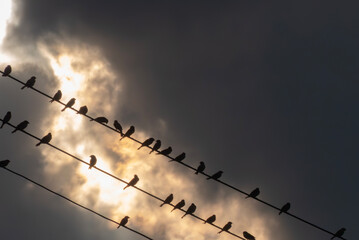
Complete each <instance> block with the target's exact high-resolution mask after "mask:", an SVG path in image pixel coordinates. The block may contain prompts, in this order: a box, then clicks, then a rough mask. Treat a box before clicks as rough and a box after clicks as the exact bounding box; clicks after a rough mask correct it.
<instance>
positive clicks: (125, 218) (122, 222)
mask: <svg viewBox="0 0 359 240" xmlns="http://www.w3.org/2000/svg"><path fill="white" fill-rule="evenodd" d="M129 218H130V217H129V216H126V217H124V218H122V220H121V222H120V225H118V227H117V228H120V227H121V226H125V225H126V223H127V222H128V219H129Z"/></svg>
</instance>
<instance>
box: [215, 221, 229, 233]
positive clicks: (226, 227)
mask: <svg viewBox="0 0 359 240" xmlns="http://www.w3.org/2000/svg"><path fill="white" fill-rule="evenodd" d="M231 227H232V222H227V223H226V225H224V226H223V228H222V230H221V231H219V232H218V233H221V232H223V231H225V232H227V231H228V230H229V229H230V228H231Z"/></svg>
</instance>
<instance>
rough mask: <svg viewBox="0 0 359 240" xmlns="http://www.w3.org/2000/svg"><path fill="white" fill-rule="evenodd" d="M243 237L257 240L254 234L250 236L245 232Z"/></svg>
mask: <svg viewBox="0 0 359 240" xmlns="http://www.w3.org/2000/svg"><path fill="white" fill-rule="evenodd" d="M243 237H245V238H246V239H248V240H256V238H255V237H254V236H253V235H252V234H250V233H248V232H246V231H244V232H243Z"/></svg>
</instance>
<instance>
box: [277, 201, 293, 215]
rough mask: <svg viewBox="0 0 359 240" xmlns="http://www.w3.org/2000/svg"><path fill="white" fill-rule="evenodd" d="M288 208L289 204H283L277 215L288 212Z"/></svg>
mask: <svg viewBox="0 0 359 240" xmlns="http://www.w3.org/2000/svg"><path fill="white" fill-rule="evenodd" d="M289 208H290V203H289V202H288V203H286V204H284V205H283V207H282V208H281V209H280V211H279V215H281V214H282V213H286V212H288V210H289Z"/></svg>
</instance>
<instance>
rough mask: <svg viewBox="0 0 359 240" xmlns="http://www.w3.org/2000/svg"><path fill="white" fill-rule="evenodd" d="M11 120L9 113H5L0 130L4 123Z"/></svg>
mask: <svg viewBox="0 0 359 240" xmlns="http://www.w3.org/2000/svg"><path fill="white" fill-rule="evenodd" d="M10 119H11V112H7V113H6V114H5V116H4V118H3V120H2V124H1V126H0V128H2V127H3V126H4V125H5V124H6V123H8V122H9V121H10Z"/></svg>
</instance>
